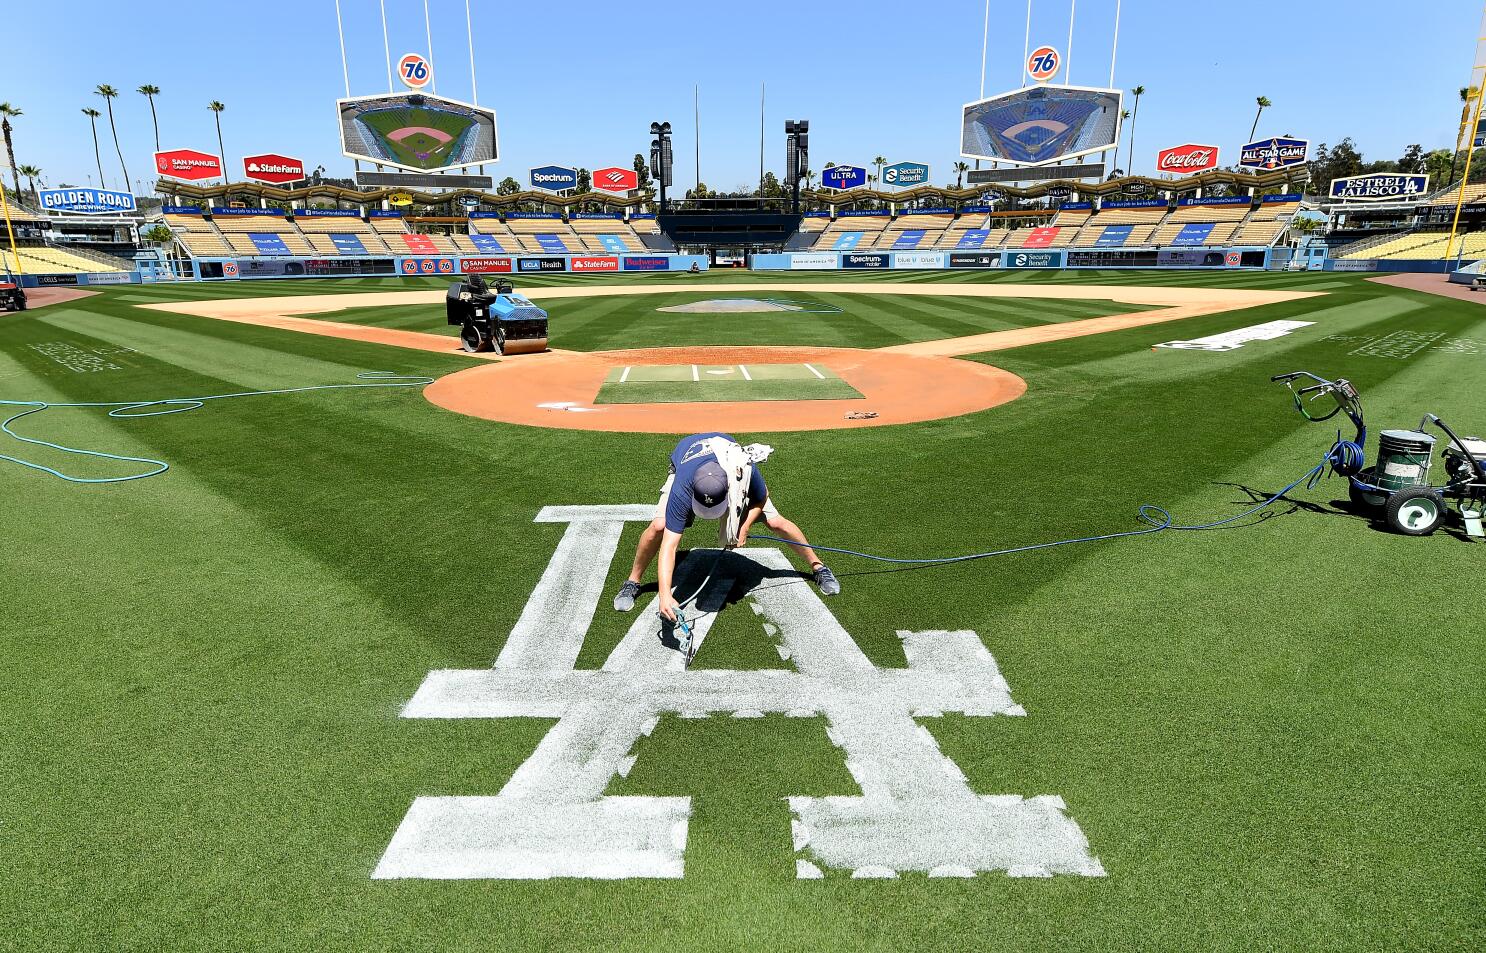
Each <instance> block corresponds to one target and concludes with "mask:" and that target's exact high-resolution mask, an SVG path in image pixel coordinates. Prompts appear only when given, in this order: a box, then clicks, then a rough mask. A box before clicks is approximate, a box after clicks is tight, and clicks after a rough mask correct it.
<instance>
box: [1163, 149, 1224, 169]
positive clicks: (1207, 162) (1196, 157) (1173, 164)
mask: <svg viewBox="0 0 1486 953" xmlns="http://www.w3.org/2000/svg"><path fill="white" fill-rule="evenodd" d="M1217 167H1218V147H1217V146H1202V145H1197V144H1195V143H1191V142H1189V143H1187V144H1185V145H1180V146H1172V147H1171V148H1170V149H1162V150H1161V151H1160V152H1158V153H1156V171H1157V172H1170V173H1172V174H1174V175H1191V174H1193V173H1194V172H1204V171H1206V170H1208V169H1216V168H1217Z"/></svg>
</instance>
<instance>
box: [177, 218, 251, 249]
mask: <svg viewBox="0 0 1486 953" xmlns="http://www.w3.org/2000/svg"><path fill="white" fill-rule="evenodd" d="M165 225H166V227H167V228H169V229H170V230H171V231H172V232H174V233H175V239H176V241H177V242H178V243H179V244H180V245H181V247H183V248H185V249H186V251H188V252H190V253H191V255H192V256H193V257H194V256H213V257H222V256H226V255H232V254H234V252H233V250H232V246H230V245H228V244H227V243H226V242H225V241H223V239H222V236H221V235H219V234H217V231H216V229H214V228H212V223H211V222H208V221H207V220H206V219H205V218H202V217H201V216H200V215H166V216H165Z"/></svg>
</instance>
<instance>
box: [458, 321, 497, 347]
mask: <svg viewBox="0 0 1486 953" xmlns="http://www.w3.org/2000/svg"><path fill="white" fill-rule="evenodd" d="M459 343H460V346H462V347H463V348H464V349H465V350H466V351H468V352H469V353H471V354H477V353H479V352H480V351H486V350H489V348H490V339H489V338H487V337H486V336H485V335H483V334H481V333H480V329H479V328H477V327H475V325H474V323H473V322H465V324H464V326H463V327H461V328H460V329H459Z"/></svg>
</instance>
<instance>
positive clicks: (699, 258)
mask: <svg viewBox="0 0 1486 953" xmlns="http://www.w3.org/2000/svg"><path fill="white" fill-rule="evenodd" d="M693 265H695V266H696V267H697V269H698V270H699V271H706V270H707V267H708V260H707V256H706V255H672V254H665V253H654V254H633V255H628V254H613V255H387V256H368V257H351V256H346V255H338V256H336V257H333V258H303V257H299V258H296V257H254V258H196V259H192V261H191V268H192V274H191V277H192V278H194V279H196V280H198V281H242V280H251V279H257V278H275V279H280V278H438V277H446V278H450V279H453V278H455V277H457V276H459V275H463V274H469V273H472V272H479V273H480V274H484V275H519V274H554V273H566V274H585V275H586V274H614V273H617V272H637V271H643V272H661V271H690V270H691V268H692V266H693Z"/></svg>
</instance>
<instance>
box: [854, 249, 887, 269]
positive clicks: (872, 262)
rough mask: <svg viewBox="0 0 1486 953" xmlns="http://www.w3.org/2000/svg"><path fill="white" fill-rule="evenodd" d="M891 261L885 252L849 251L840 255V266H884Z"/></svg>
mask: <svg viewBox="0 0 1486 953" xmlns="http://www.w3.org/2000/svg"><path fill="white" fill-rule="evenodd" d="M891 263H892V258H891V256H889V255H888V254H887V253H886V252H849V253H847V254H845V255H842V256H841V267H842V268H886V267H888V265H889V264H891Z"/></svg>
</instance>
